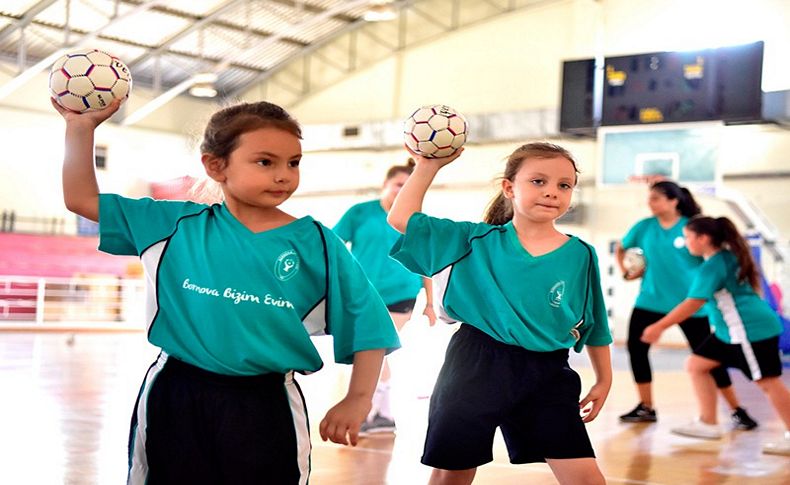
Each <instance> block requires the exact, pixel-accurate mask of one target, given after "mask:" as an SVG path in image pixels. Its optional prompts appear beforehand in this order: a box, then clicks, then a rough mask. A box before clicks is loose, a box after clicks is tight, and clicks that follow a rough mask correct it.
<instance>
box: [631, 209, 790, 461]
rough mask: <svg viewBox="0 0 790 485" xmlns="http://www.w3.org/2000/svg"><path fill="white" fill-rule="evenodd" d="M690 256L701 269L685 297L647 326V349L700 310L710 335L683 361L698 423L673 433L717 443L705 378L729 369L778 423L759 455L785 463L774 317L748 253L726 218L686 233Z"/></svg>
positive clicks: (788, 412)
mask: <svg viewBox="0 0 790 485" xmlns="http://www.w3.org/2000/svg"><path fill="white" fill-rule="evenodd" d="M684 232H685V234H686V244H687V245H688V249H689V251H690V252H691V254H694V255H696V256H702V257H704V258H705V262H704V263H703V264H702V267H701V268H700V271H699V272H698V273H697V276H696V277H695V278H694V282H693V283H692V284H691V288H690V289H689V291H688V296H687V297H686V299H685V300H683V302H682V303H680V304H679V305H678V306H676V307H675V308H674V309H673V310H672V311H671V312H669V313H668V314H667V315H666V316H665V317H664V318H662V319H660V320H658V321H657V322H655V323H653V324H652V325H650V326H648V327H647V328H646V329H645V331H644V333H643V334H642V339H643V340H644V341H645V342H651V343H652V342H656V341H657V340H658V339H659V338H660V336H661V333H662V332H663V331H664V330H665V329H667V328H668V327H670V326H672V325H674V324H676V323H678V322H681V321H683V320H684V319H686V318H688V316H689V315H691V314H693V313H694V312H696V311H697V310H699V309H700V308H702V306H703V305H705V303H706V302H708V305H707V306H706V308H707V311H708V313H709V315H710V318H711V322H712V323H713V326H714V333H713V335H711V336H710V337H708V338H707V339H706V340H705V341H704V342H703V343H702V344H701V345H700V346H699V347H696V348H694V349H693V351H694V353H693V354H692V355H691V356H690V357H689V358H688V360H687V362H686V368H687V369H688V371H689V373H690V374H691V379H692V383H693V385H694V392H695V394H696V396H697V403H698V405H699V410H700V415H699V418H698V420H697V421H694V422H692V423H691V424H689V425H688V426H685V427H681V428H676V429H673V430H672V431H673V432H675V433H678V434H683V435H687V436H695V437H699V438H719V437H721V430H720V429H719V427H718V426H717V425H716V422H717V420H716V397H715V388H714V386H715V384H714V381H713V378H712V377H711V375H710V370H711V369H713V368H715V367H716V366H719V365H725V366H727V367H735V368H738V369H740V370H741V371H743V373H744V374H746V377H748V378H749V379H751V380H752V381H754V382H756V383H757V385H758V386H759V387H760V389H762V391H763V392H764V393H765V395H766V396H768V400H769V401H770V402H771V404H772V405H773V407H774V409H775V410H776V412H777V413H778V414H779V417H780V418H781V419H782V422H784V425H785V428H786V429H787V430H788V431H786V432H785V435H784V440H783V441H780V442H778V443H770V444H768V445H766V447H765V448H764V451H766V452H768V453H781V454H788V455H790V391H788V390H787V388H786V387H785V385H784V383H783V382H782V380H781V378H780V376H781V375H782V363H781V359H780V357H779V335H780V334H781V333H782V325H781V323H780V321H779V318H778V317H777V315H776V313H774V311H773V310H771V307H770V306H768V303H766V302H765V301H764V300H763V299H762V298H760V296H759V295H758V294H757V289H758V288H759V272H758V269H757V265H756V264H755V263H754V260H753V259H752V255H751V252H750V251H749V245H748V243H747V242H746V240H744V238H743V237H742V236H741V235H740V233H739V232H738V230H737V229H736V228H735V225H733V223H732V222H731V221H730V220H729V219H727V218H726V217H719V218H717V219H714V218H712V217H697V218H694V219H692V220H690V221H689V222H688V224H686V228H685V231H684Z"/></svg>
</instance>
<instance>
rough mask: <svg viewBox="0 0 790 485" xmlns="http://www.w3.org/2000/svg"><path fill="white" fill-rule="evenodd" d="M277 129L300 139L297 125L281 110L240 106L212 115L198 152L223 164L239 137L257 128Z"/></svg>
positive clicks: (262, 104) (273, 106)
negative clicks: (220, 160)
mask: <svg viewBox="0 0 790 485" xmlns="http://www.w3.org/2000/svg"><path fill="white" fill-rule="evenodd" d="M269 127H273V128H278V129H281V130H283V131H287V132H288V133H291V134H292V135H294V136H296V137H298V138H300V139H301V138H302V129H301V128H300V127H299V123H298V122H297V121H296V120H295V119H293V118H292V117H291V115H289V114H288V112H286V111H285V110H284V109H282V108H281V107H279V106H277V105H276V104H273V103H268V102H266V101H259V102H257V103H240V104H236V105H233V106H229V107H227V108H224V109H221V110H219V111H217V112H216V113H214V114H213V115H212V116H211V118H210V119H209V121H208V124H207V125H206V130H205V131H204V133H203V142H202V143H201V144H200V152H201V153H210V154H212V155H214V156H216V157H218V158H222V159H224V160H226V161H227V159H228V157H229V156H230V154H231V153H232V152H233V150H235V149H236V148H237V147H238V144H239V137H240V136H241V135H243V134H244V133H248V132H250V131H255V130H258V129H261V128H269Z"/></svg>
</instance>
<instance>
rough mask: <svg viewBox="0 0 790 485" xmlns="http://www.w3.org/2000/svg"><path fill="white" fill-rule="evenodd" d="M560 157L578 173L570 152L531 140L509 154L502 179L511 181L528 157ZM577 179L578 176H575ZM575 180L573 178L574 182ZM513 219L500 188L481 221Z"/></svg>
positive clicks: (500, 222)
mask: <svg viewBox="0 0 790 485" xmlns="http://www.w3.org/2000/svg"><path fill="white" fill-rule="evenodd" d="M554 157H562V158H565V159H567V160H568V161H569V162H571V165H573V171H574V172H576V174H577V175H578V173H579V169H578V167H577V166H576V160H575V159H574V158H573V155H571V153H570V152H569V151H568V150H566V149H564V148H562V147H561V146H559V145H555V144H553V143H547V142H533V143H527V144H525V145H521V146H520V147H518V148H516V150H515V151H514V152H513V153H511V154H510V156H509V157H508V159H507V164H506V165H505V173H504V174H503V175H502V179H507V180H510V181H511V182H512V181H513V180H514V179H515V178H516V173H518V170H519V169H520V168H521V164H522V163H523V162H524V160H526V159H528V158H554ZM577 179H578V177H577ZM576 182H577V180H574V184H575V183H576ZM511 219H513V204H512V203H511V202H510V199H508V198H507V197H505V194H503V193H502V191H501V190H500V191H499V193H498V194H497V195H496V197H494V198H493V199H492V200H491V202H490V203H489V204H488V208H486V213H485V215H484V216H483V221H484V222H486V223H488V224H495V225H501V224H505V223H507V222H508V221H510V220H511Z"/></svg>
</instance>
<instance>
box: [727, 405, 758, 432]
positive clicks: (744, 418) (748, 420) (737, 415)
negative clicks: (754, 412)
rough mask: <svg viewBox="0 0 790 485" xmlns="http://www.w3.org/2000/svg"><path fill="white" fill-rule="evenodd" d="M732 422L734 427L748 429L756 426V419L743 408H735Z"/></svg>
mask: <svg viewBox="0 0 790 485" xmlns="http://www.w3.org/2000/svg"><path fill="white" fill-rule="evenodd" d="M732 422H733V424H735V429H743V430H747V431H748V430H750V429H754V428H756V427H757V421H755V420H753V419H752V417H751V416H749V415H748V414H747V413H746V410H745V409H743V408H735V412H733V413H732Z"/></svg>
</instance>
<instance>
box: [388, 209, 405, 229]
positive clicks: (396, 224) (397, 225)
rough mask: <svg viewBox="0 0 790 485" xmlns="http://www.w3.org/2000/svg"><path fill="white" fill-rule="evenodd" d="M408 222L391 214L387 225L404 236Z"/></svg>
mask: <svg viewBox="0 0 790 485" xmlns="http://www.w3.org/2000/svg"><path fill="white" fill-rule="evenodd" d="M407 222H408V221H404V220H403V218H402V217H398V216H397V215H393V214H392V213H391V212H390V213H389V214H388V215H387V223H388V224H389V225H390V226H392V228H393V229H395V230H396V231H398V232H399V233H401V234H403V233H405V232H406V223H407Z"/></svg>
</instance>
